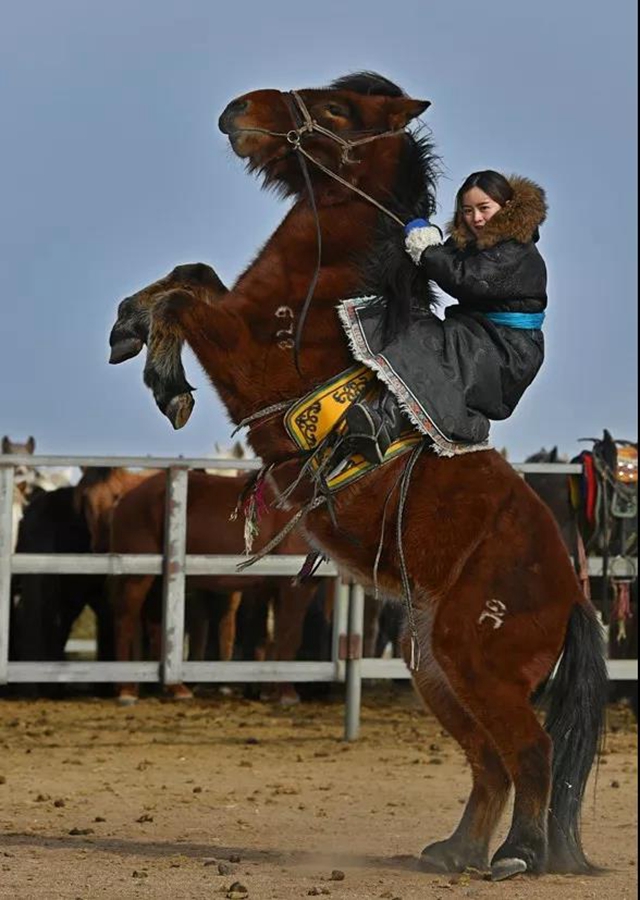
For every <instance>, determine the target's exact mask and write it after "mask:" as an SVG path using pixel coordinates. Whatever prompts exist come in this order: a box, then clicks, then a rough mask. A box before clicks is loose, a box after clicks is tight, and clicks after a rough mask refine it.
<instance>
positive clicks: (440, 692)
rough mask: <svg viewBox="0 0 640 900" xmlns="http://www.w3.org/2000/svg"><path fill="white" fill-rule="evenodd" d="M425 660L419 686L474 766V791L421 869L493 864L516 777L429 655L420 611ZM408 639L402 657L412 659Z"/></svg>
mask: <svg viewBox="0 0 640 900" xmlns="http://www.w3.org/2000/svg"><path fill="white" fill-rule="evenodd" d="M416 621H417V624H418V628H419V630H420V636H421V641H420V643H421V648H422V659H423V662H422V664H421V666H420V669H419V671H418V672H417V673H415V674H414V676H413V682H414V686H415V688H416V690H417V692H418V693H419V694H420V696H421V697H422V699H423V701H424V702H425V704H426V706H427V707H428V708H429V709H430V710H431V711H432V712H433V714H434V715H435V716H436V718H437V719H438V721H439V722H440V723H441V725H442V726H443V728H445V730H446V731H447V732H448V733H449V734H450V735H451V736H452V737H453V738H454V740H456V741H457V742H458V744H460V746H461V747H462V749H463V750H464V752H465V755H466V757H467V760H468V762H469V764H470V766H471V773H472V779H473V783H472V790H471V794H470V796H469V799H468V801H467V804H466V806H465V810H464V813H463V815H462V818H461V819H460V822H459V823H458V826H457V827H456V829H455V831H454V832H453V834H452V835H451V836H450V837H449V838H447V839H446V840H442V841H437V842H435V843H432V844H429V845H428V846H426V847H425V848H424V850H423V851H422V854H421V857H420V868H421V869H423V870H424V871H427V872H440V873H444V872H463V871H464V870H465V869H467V868H475V869H480V870H483V871H484V870H486V869H488V867H489V844H490V841H491V838H492V836H493V834H494V832H495V830H496V828H497V826H498V823H499V821H500V818H501V815H502V812H503V810H504V807H505V805H506V802H507V799H508V797H509V791H510V788H511V779H510V777H509V773H508V772H507V770H506V768H505V766H504V764H503V762H502V759H501V757H500V754H499V753H498V750H497V748H496V746H495V744H494V742H493V740H492V739H491V737H490V736H489V735H488V733H487V732H486V730H485V729H484V728H483V727H482V726H481V725H480V724H479V722H478V721H477V720H476V719H474V718H473V716H472V715H471V714H470V713H469V712H468V711H467V710H466V709H465V708H464V706H463V705H462V704H461V703H460V701H459V700H458V698H457V697H456V695H455V693H454V692H453V690H452V689H451V687H450V685H449V684H448V682H447V679H446V676H445V674H444V672H443V671H442V670H441V669H440V667H439V666H438V665H437V663H436V662H435V660H434V659H433V658H432V657H431V658H430V659H425V656H426V655H427V651H428V646H429V641H428V634H427V633H426V630H427V629H426V628H425V625H426V623H427V621H428V619H427V617H426V616H425V615H424V614H422V613H417V614H416ZM408 654H409V647H408V641H407V640H406V639H405V640H404V641H403V655H404V656H405V659H408Z"/></svg>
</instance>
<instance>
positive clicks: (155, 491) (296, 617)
mask: <svg viewBox="0 0 640 900" xmlns="http://www.w3.org/2000/svg"><path fill="white" fill-rule="evenodd" d="M248 478H249V476H248V475H239V476H234V477H229V476H223V475H209V474H206V473H204V472H198V471H192V472H189V475H188V493H187V546H186V550H187V553H188V554H215V555H226V554H232V555H240V554H242V553H243V552H244V533H243V532H244V524H243V522H242V521H241V518H237V519H234V520H231V521H230V519H231V515H232V513H233V512H234V510H235V507H236V503H237V501H238V495H239V493H240V492H241V491H242V489H243V488H244V487H245V485H246V483H247V480H248ZM165 495H166V475H165V473H163V472H162V473H158V474H156V475H153V476H152V477H151V478H149V479H146V480H144V481H143V482H141V483H140V484H138V485H137V486H136V487H135V488H134V489H133V490H131V491H129V492H128V493H126V494H124V495H123V496H122V498H121V499H120V501H119V503H118V504H117V505H116V506H115V507H114V509H113V512H112V517H111V543H110V549H111V552H112V553H162V551H163V547H164V524H165ZM270 498H271V499H273V494H270ZM286 521H287V514H286V513H285V512H283V511H280V510H276V509H274V508H272V507H270V508H269V509H268V510H267V511H266V512H265V514H264V519H263V521H262V522H261V536H260V540H261V541H262V542H263V543H265V542H266V541H267V540H269V539H270V538H271V537H273V536H274V535H275V534H277V533H278V531H279V530H280V529H281V528H282V527H283V526H284V525H285V524H286ZM308 549H309V547H308V545H307V543H306V542H305V541H304V539H303V538H302V537H301V536H300V535H299V534H296V533H295V532H294V533H291V534H290V535H289V536H288V537H287V538H286V539H285V540H284V541H283V542H282V544H281V545H280V546H279V547H278V549H277V551H276V552H277V553H280V554H303V555H304V554H306V553H307V552H308ZM154 580H155V577H154V576H153V575H129V576H126V577H119V578H118V579H116V583H115V586H114V591H113V594H112V599H113V602H114V616H115V635H116V658H117V659H118V660H120V661H126V660H130V659H133V658H134V652H135V646H136V644H135V638H136V632H137V630H138V627H139V624H140V621H141V616H142V611H143V608H144V605H145V602H146V600H147V597H148V595H149V592H150V590H151V588H152V585H153V583H154ZM317 587H318V585H317V582H315V581H314V582H307V583H303V584H301V585H294V584H292V578H291V577H280V578H275V577H274V578H265V577H264V576H262V575H244V576H241V575H197V576H189V577H188V578H187V589H188V590H189V591H206V592H211V593H215V594H216V595H220V594H224V595H226V600H225V601H224V602H225V608H224V611H223V613H222V618H221V620H220V624H219V631H218V641H219V656H220V659H221V660H230V659H231V658H232V655H233V649H234V643H235V637H236V614H237V612H238V607H239V605H240V601H241V598H243V597H244V599H245V600H248V601H250V602H253V603H266V602H268V601H269V600H273V602H274V618H275V626H274V640H273V644H272V645H271V646H270V648H269V651H268V653H267V650H266V648H265V649H264V650H263V651H262V652H261V651H260V650H258V656H259V657H261V658H265V657H266V656H267V655H269V656H270V657H272V658H273V659H276V660H294V659H295V658H296V653H297V651H298V648H299V647H300V644H301V641H302V627H303V624H304V618H305V614H306V611H307V608H308V606H309V603H310V602H311V600H312V598H313V595H314V593H315V591H316V589H317ZM201 602H206V601H201ZM149 639H150V655H151V657H152V658H155V659H159V658H160V648H161V628H160V622H159V620H158V618H157V617H156V619H155V621H154V622H153V623H150V633H149ZM206 641H207V634H206V630H205V629H200V630H199V635H198V637H197V638H196V639H195V640H194V636H193V635H192V639H191V641H190V659H192V660H193V659H195V660H202V659H204V650H205V646H206ZM136 693H137V691H136V688H135V687H134V686H133V685H122V686H121V687H120V691H119V697H120V700H121V702H131V701H132V700H133V699H134V698H135V697H136ZM279 698H280V702H282V703H287V704H288V703H291V702H295V700H296V699H297V694H296V692H295V690H294V688H293V686H292V685H288V684H283V685H281V686H280V687H279Z"/></svg>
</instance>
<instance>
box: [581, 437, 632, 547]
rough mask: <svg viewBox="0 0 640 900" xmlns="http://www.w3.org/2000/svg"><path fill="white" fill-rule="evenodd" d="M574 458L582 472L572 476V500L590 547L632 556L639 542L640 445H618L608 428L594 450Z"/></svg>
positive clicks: (595, 444) (586, 451) (585, 451)
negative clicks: (639, 459) (639, 447)
mask: <svg viewBox="0 0 640 900" xmlns="http://www.w3.org/2000/svg"><path fill="white" fill-rule="evenodd" d="M574 462H580V463H582V466H583V473H582V475H574V476H571V480H570V489H571V501H572V505H573V507H574V509H575V510H576V512H577V515H578V522H579V525H580V529H581V531H582V534H583V537H584V540H585V544H586V546H587V550H588V551H591V552H593V551H599V552H601V553H606V554H611V555H617V556H632V555H634V554H635V552H637V543H638V526H637V517H638V448H637V446H636V445H635V444H631V443H621V444H620V445H618V444H617V443H616V441H614V439H613V438H612V437H611V435H610V434H609V432H608V431H606V430H605V432H604V436H603V438H602V439H601V440H596V441H594V445H593V449H592V450H584V451H583V452H582V453H581V454H580V455H579V456H577V457H576V458H575V460H574Z"/></svg>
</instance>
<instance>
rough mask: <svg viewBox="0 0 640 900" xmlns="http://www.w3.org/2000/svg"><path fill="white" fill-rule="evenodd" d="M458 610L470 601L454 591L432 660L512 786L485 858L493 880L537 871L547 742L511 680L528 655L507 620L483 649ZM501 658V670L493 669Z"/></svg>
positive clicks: (546, 794) (544, 840)
mask: <svg viewBox="0 0 640 900" xmlns="http://www.w3.org/2000/svg"><path fill="white" fill-rule="evenodd" d="M476 589H478V587H477V585H476ZM463 607H465V608H467V609H468V602H465V601H464V597H463V594H462V593H459V594H458V596H457V597H456V598H453V599H452V602H451V604H450V605H449V608H448V609H447V610H446V611H445V615H441V616H439V617H438V620H437V623H436V624H437V628H438V633H437V634H434V644H435V643H436V642H437V643H438V649H437V658H438V661H439V662H440V664H441V665H442V667H443V669H444V671H445V673H446V675H447V678H448V680H449V683H450V684H451V686H452V688H453V690H454V691H455V692H456V694H457V696H458V697H459V698H460V700H461V702H462V703H463V704H464V707H465V708H466V709H468V710H469V712H470V713H471V715H472V716H473V717H474V718H475V719H476V720H477V721H478V722H479V723H480V725H481V726H482V727H483V728H484V730H485V731H486V732H487V733H488V734H489V735H490V737H491V739H492V741H493V743H494V745H495V746H496V747H497V749H498V751H499V754H500V757H501V759H502V762H503V763H504V766H505V768H506V770H507V771H508V773H509V775H510V778H511V780H512V781H513V784H514V787H515V799H514V811H513V819H512V823H511V828H510V830H509V833H508V835H507V837H506V839H505V841H504V842H503V844H502V845H501V846H500V847H499V848H498V850H497V851H496V852H495V854H494V855H493V858H492V860H491V874H492V878H493V880H496V881H499V880H503V879H505V878H509V877H511V876H512V875H516V874H519V873H522V872H527V873H529V874H541V873H543V872H545V871H546V869H547V862H548V835H547V813H548V807H549V799H550V795H551V755H552V744H551V739H550V737H549V735H548V734H547V733H546V732H545V730H544V729H543V727H542V726H541V725H540V723H539V722H538V719H537V717H536V715H535V713H534V711H533V708H532V706H531V703H530V700H529V689H528V686H527V684H526V683H525V679H516V677H515V675H516V673H517V672H519V671H521V669H522V668H523V667H524V666H525V665H526V664H527V663H530V662H531V654H529V652H527V653H526V655H525V654H522V653H521V654H518V653H517V652H515V651H514V649H513V647H515V646H517V645H518V636H517V635H514V634H513V633H512V634H511V640H510V638H509V635H508V634H505V632H508V630H509V629H508V627H507V625H506V624H505V625H504V627H501V628H500V629H499V631H500V633H501V637H502V638H504V639H505V640H504V643H502V641H499V640H498V639H497V638H496V643H495V644H492V646H491V647H489V646H488V645H487V646H485V647H483V648H482V649H481V648H480V647H479V644H480V643H481V641H482V636H478V634H477V632H475V631H474V632H473V633H472V632H471V631H470V630H469V629H466V628H465V626H464V625H461V623H460V609H461V608H463ZM490 627H491V626H490ZM512 627H516V626H513V625H512ZM518 627H519V628H521V626H518ZM465 632H466V633H465ZM494 634H495V635H497V634H498V631H495V632H494ZM512 641H513V644H512V645H511V646H510V644H511V642H512ZM509 651H511V652H509ZM523 655H524V656H525V658H524V659H523V658H522V656H523ZM489 659H490V660H492V665H491V667H489V666H488V665H487V660H489ZM501 661H504V666H505V668H504V670H503V671H502V672H499V665H500V662H501Z"/></svg>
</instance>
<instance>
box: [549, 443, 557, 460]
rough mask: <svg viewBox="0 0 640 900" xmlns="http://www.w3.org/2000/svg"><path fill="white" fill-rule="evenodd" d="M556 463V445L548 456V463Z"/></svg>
mask: <svg viewBox="0 0 640 900" xmlns="http://www.w3.org/2000/svg"><path fill="white" fill-rule="evenodd" d="M557 461H558V445H557V444H556V446H555V447H554V448H553V450H552V451H551V453H550V454H549V462H557Z"/></svg>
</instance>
